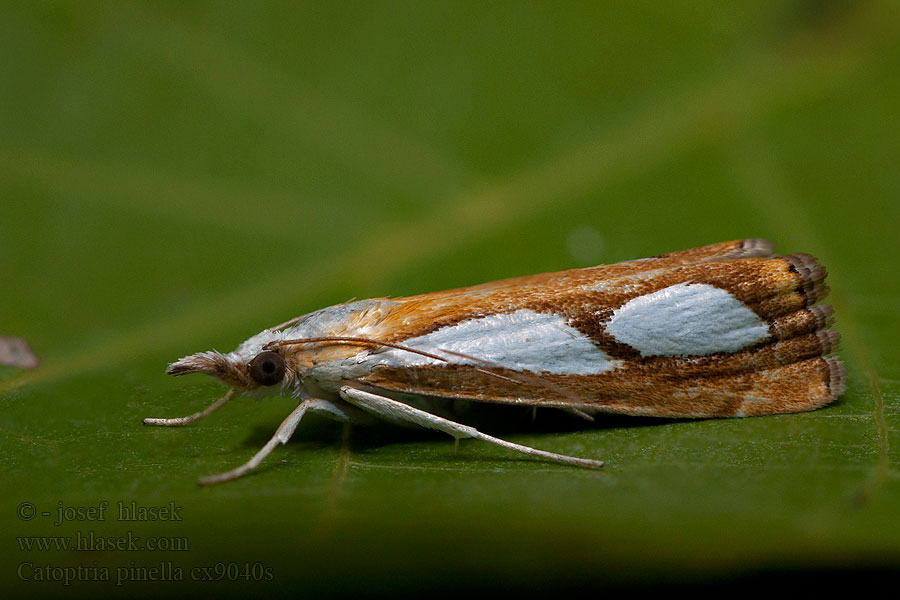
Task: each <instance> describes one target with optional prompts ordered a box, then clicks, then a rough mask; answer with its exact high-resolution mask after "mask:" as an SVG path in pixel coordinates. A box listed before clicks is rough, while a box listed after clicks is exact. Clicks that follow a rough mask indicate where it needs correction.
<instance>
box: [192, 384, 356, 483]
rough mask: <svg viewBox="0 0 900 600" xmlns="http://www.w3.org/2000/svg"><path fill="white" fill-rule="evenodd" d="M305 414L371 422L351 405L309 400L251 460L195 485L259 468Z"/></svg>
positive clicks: (289, 436) (235, 477) (291, 432)
mask: <svg viewBox="0 0 900 600" xmlns="http://www.w3.org/2000/svg"><path fill="white" fill-rule="evenodd" d="M307 412H312V413H316V414H319V415H322V416H324V417H328V418H329V419H334V420H336V421H344V422H346V423H363V424H365V423H369V422H371V420H372V419H371V417H370V416H369V415H368V414H366V413H364V412H362V411H360V410H359V409H357V408H356V407H354V406H352V405H347V404H344V403H343V402H339V401H338V402H331V401H328V400H319V399H318V398H309V399H307V400H304V401H302V402H301V403H300V404H299V405H297V408H295V409H294V410H293V411H292V412H291V414H289V415H288V416H287V418H286V419H285V420H284V421H282V422H281V425H279V426H278V429H277V430H276V431H275V435H273V436H272V439H270V440H269V441H268V442H266V445H265V446H263V447H262V448H261V449H260V450H259V452H257V453H256V454H254V455H253V458H251V459H250V460H248V461H247V462H245V463H244V464H242V465H241V466H239V467H237V468H235V469H232V470H230V471H227V472H225V473H219V474H218V475H210V476H208V477H202V478H200V480H199V481H198V482H197V483H199V484H200V485H212V484H214V483H222V482H223V481H230V480H232V479H237V478H238V477H240V476H242V475H244V474H246V473H247V472H249V471H252V470H253V469H255V468H256V467H257V466H259V463H261V462H262V461H263V459H265V458H266V457H267V456H268V455H269V454H271V452H272V450H274V449H275V448H276V447H277V446H278V444H286V443H287V441H288V440H289V439H291V436H292V435H294V431H295V430H296V429H297V426H298V425H299V424H300V420H301V419H302V418H303V415H305V414H306V413H307Z"/></svg>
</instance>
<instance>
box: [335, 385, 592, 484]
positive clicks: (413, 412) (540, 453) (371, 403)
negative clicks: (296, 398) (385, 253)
mask: <svg viewBox="0 0 900 600" xmlns="http://www.w3.org/2000/svg"><path fill="white" fill-rule="evenodd" d="M340 395H341V398H343V399H344V400H346V401H347V402H349V403H351V404H354V405H356V406H358V407H359V408H361V409H363V410H365V411H367V412H370V413H372V414H373V415H376V416H379V417H382V418H384V419H387V420H389V421H400V422H405V423H412V424H414V425H419V426H420V427H425V428H427V429H436V430H437V431H443V432H444V433H447V434H449V435H452V436H453V437H454V438H456V439H457V440H458V439H460V438H474V439H478V440H482V441H484V442H488V443H489V444H494V445H495V446H500V447H501V448H507V449H509V450H514V451H516V452H521V453H522V454H528V455H529V456H535V457H538V458H543V459H544V460H548V461H551V462H558V463H562V464H566V465H575V466H579V467H594V468H599V467H602V466H603V461H599V460H593V459H590V458H578V457H576V456H566V455H565V454H555V453H553V452H546V451H544V450H538V449H537V448H531V447H530V446H522V445H520V444H514V443H512V442H507V441H506V440H501V439H500V438H495V437H493V436H490V435H487V434H484V433H481V432H480V431H478V430H477V429H475V428H474V427H470V426H468V425H463V424H461V423H457V422H455V421H451V420H449V419H444V418H443V417H439V416H437V415H433V414H431V413H430V412H426V411H424V410H420V409H418V408H414V407H412V406H410V405H408V404H404V403H403V402H398V401H397V400H393V399H391V398H386V397H384V396H379V395H378V394H373V393H371V392H366V391H364V390H359V389H356V388H354V387H350V386H344V387H342V388H341V389H340Z"/></svg>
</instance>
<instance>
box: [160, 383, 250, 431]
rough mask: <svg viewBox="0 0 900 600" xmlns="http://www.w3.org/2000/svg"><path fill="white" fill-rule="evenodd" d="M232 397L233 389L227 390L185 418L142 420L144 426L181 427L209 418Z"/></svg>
mask: <svg viewBox="0 0 900 600" xmlns="http://www.w3.org/2000/svg"><path fill="white" fill-rule="evenodd" d="M232 396H234V388H232V389H230V390H228V393H227V394H225V395H224V396H222V397H221V398H219V399H218V400H216V401H215V402H213V403H212V404H210V405H209V406H207V407H206V408H204V409H203V410H201V411H200V412H195V413H194V414H192V415H188V416H186V417H175V418H173V419H162V418H158V417H147V418H146V419H144V425H161V426H163V427H181V426H182V425H188V424H189V423H193V422H194V421H199V420H200V419H202V418H203V417H206V416H209V415H210V414H212V413H213V412H215V411H216V410H217V409H219V408H221V406H222V405H223V404H225V403H226V402H228V401H229V400H231V398H232Z"/></svg>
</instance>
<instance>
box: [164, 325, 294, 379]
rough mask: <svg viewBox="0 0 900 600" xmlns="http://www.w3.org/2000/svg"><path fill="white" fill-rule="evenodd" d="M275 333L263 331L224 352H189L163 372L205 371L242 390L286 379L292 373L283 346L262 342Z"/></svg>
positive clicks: (275, 335) (275, 337)
mask: <svg viewBox="0 0 900 600" xmlns="http://www.w3.org/2000/svg"><path fill="white" fill-rule="evenodd" d="M277 337H278V334H277V333H275V332H271V331H264V332H262V333H260V334H258V335H255V336H253V337H252V338H250V339H249V340H247V341H246V342H244V343H243V344H241V345H240V346H238V347H237V349H235V350H234V351H233V352H229V353H228V354H222V353H221V352H216V351H215V350H212V351H209V352H198V353H197V354H191V355H189V356H185V357H183V358H180V359H178V360H177V361H175V362H173V363H171V364H170V365H169V367H168V368H167V369H166V373H168V374H169V375H187V374H188V373H206V374H207V375H210V376H212V377H214V378H216V379H218V380H219V381H221V382H223V383H225V384H227V385H229V386H231V387H234V388H238V389H242V390H245V391H250V390H253V389H256V388H260V387H271V386H275V385H278V384H281V383H287V382H288V381H289V380H290V379H291V378H292V376H293V370H292V369H291V368H290V366H289V365H288V363H287V362H286V360H285V356H284V355H283V353H282V350H283V349H281V348H274V349H271V350H270V349H266V348H265V346H266V344H269V343H270V342H272V341H275V340H276V339H277Z"/></svg>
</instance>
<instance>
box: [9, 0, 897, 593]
mask: <svg viewBox="0 0 900 600" xmlns="http://www.w3.org/2000/svg"><path fill="white" fill-rule="evenodd" d="M3 12H4V17H3V19H0V51H2V55H3V56H5V57H7V59H6V60H5V61H3V64H2V65H0V131H2V132H3V135H2V139H0V164H2V165H3V167H2V168H0V197H2V201H0V202H2V204H0V281H2V282H3V283H4V284H5V286H4V290H5V293H3V294H0V315H2V317H3V318H2V320H0V335H11V336H21V337H23V338H25V339H26V340H27V341H28V343H29V344H30V345H31V347H32V348H33V349H34V350H35V352H36V353H37V354H38V355H39V356H40V358H41V361H42V363H41V366H40V367H39V368H37V369H35V370H33V371H28V372H24V371H20V370H18V369H15V368H12V367H3V368H2V369H0V415H2V416H0V473H2V481H3V485H4V493H3V503H2V506H0V511H2V518H3V524H4V527H3V530H4V531H5V532H6V541H5V542H4V543H3V544H2V545H0V548H2V549H0V572H2V575H0V577H2V584H3V587H4V589H9V590H11V591H12V592H18V593H19V595H21V594H28V595H29V596H33V597H37V596H55V595H57V594H58V593H59V592H60V591H63V590H65V591H66V592H71V591H77V592H76V593H81V594H85V595H87V594H93V595H97V594H104V595H114V594H121V593H125V594H145V595H146V594H151V593H154V594H155V593H156V592H157V591H158V590H160V589H162V590H165V593H166V594H169V595H188V594H192V593H195V592H197V591H202V592H210V593H215V594H225V595H235V596H237V595H241V596H246V595H247V593H250V592H253V593H256V592H262V593H266V594H269V593H285V594H288V593H289V594H296V595H298V596H299V595H312V594H318V595H335V596H338V595H349V594H353V593H360V592H367V593H379V592H380V593H385V592H387V591H391V592H394V593H403V592H406V593H414V592H416V593H417V592H419V591H421V590H425V589H428V590H431V589H440V590H442V591H448V592H451V591H456V590H467V589H472V588H475V587H478V586H495V587H496V586H500V585H502V586H505V587H508V588H511V589H514V590H519V591H520V592H531V593H536V592H541V591H543V590H546V591H548V592H550V591H553V590H558V589H560V588H566V589H570V588H574V587H588V586H590V587H591V588H598V587H602V586H605V585H617V584H646V583H647V582H659V581H671V580H674V581H702V582H714V581H719V580H721V578H723V577H729V576H745V575H752V574H765V573H771V572H783V571H789V572H796V571H800V570H805V569H819V570H824V569H829V568H834V567H839V568H842V569H848V568H850V569H852V568H857V567H860V568H878V567H891V568H896V567H897V565H898V560H900V478H898V456H900V455H898V448H900V439H898V435H897V431H898V425H900V417H898V407H900V404H898V398H900V367H898V365H900V360H898V358H900V355H898V353H900V350H898V344H897V343H896V339H895V338H896V334H897V332H898V331H900V278H898V277H897V268H898V265H900V260H898V259H900V250H898V246H897V244H896V243H895V237H896V228H897V224H898V222H900V203H898V202H897V197H898V193H900V169H898V168H897V159H898V156H900V154H898V150H900V148H898V143H897V140H898V139H900V119H898V118H897V107H898V106H900V88H898V87H897V86H896V81H897V80H898V77H900V69H898V66H897V65H898V64H900V62H898V59H900V35H898V34H900V14H898V9H897V5H896V4H894V3H891V2H874V1H873V2H858V3H836V2H835V3H827V2H823V3H809V2H797V3H784V2H747V3H740V2H738V3H729V4H727V5H724V6H723V5H720V4H719V3H699V4H698V3H690V4H681V3H677V4H668V3H643V4H640V3H638V4H635V3H615V4H606V3H590V4H585V5H580V4H579V5H575V4H564V5H558V4H557V3H527V4H526V3H503V2H499V3H489V4H487V5H486V6H483V5H482V4H480V3H463V4H460V3H456V2H451V3H441V2H429V3H402V2H401V3H374V4H373V3H359V4H354V5H351V6H347V5H342V6H335V7H331V6H326V5H324V4H322V5H296V4H294V3H277V2H259V3H246V4H237V3H235V4H224V3H222V4H219V3H216V4H212V5H207V4H201V3H197V4H182V3H173V4H167V3H147V4H142V3H129V4H124V3H122V4H119V3H116V4H108V3H103V4H99V3H98V4H91V3H24V4H22V5H18V6H14V7H13V6H9V7H6V8H5V9H4V11H3ZM740 237H768V238H770V239H772V240H774V241H775V242H776V246H777V250H778V251H779V252H783V253H789V252H809V253H812V254H814V255H816V256H817V257H818V258H819V259H820V260H821V261H822V262H823V263H824V264H825V265H826V266H827V267H828V269H829V271H830V276H829V282H830V284H831V286H832V290H833V292H832V295H831V296H830V298H829V301H830V302H831V303H832V304H834V305H835V308H836V318H837V327H838V329H839V330H840V331H841V333H842V334H843V336H844V344H843V347H842V349H841V351H840V355H841V357H842V358H843V359H844V360H845V362H846V363H847V365H848V368H849V388H848V390H847V393H846V394H845V395H844V396H843V397H842V398H841V399H840V401H839V402H837V403H836V404H834V405H833V406H830V407H827V408H825V409H822V410H819V411H815V412H812V413H806V414H797V415H785V416H778V417H764V418H753V419H731V420H701V421H688V420H675V421H666V420H655V419H639V418H633V419H626V418H603V419H600V420H599V421H598V422H597V423H596V424H595V425H591V426H586V425H584V424H582V423H580V422H578V421H577V420H570V419H568V418H566V417H565V416H564V415H555V414H553V413H552V412H551V411H539V412H538V413H537V420H536V421H534V422H532V421H531V414H530V411H528V410H525V411H520V410H518V409H505V408H504V409H503V410H493V409H486V410H485V411H483V413H482V414H480V415H478V414H476V415H475V417H476V418H477V417H479V416H480V418H481V421H480V422H479V423H478V425H479V427H481V428H482V429H483V430H484V431H486V432H488V433H495V434H498V435H501V436H503V437H504V438H505V439H509V440H511V441H514V442H517V443H521V444H527V445H533V446H535V447H538V448H541V449H545V450H550V451H553V452H559V453H566V454H573V455H578V456H586V457H592V458H602V459H605V460H606V461H607V467H606V468H605V469H604V470H603V471H600V472H595V471H587V470H580V469H577V468H568V467H561V466H556V465H549V464H546V463H543V462H540V461H537V460H531V459H526V458H522V457H520V456H516V455H512V454H510V453H509V452H506V451H504V450H502V449H499V448H494V447H491V446H487V445H484V444H479V443H477V442H472V441H469V442H466V441H463V443H462V444H461V446H460V448H459V450H458V451H454V444H453V441H452V440H451V439H448V438H445V437H442V436H440V435H437V434H434V433H431V432H418V431H406V430H397V429H394V428H391V427H388V426H379V427H375V428H373V429H369V430H367V429H360V428H352V429H348V428H343V427H342V426H340V425H336V424H334V423H331V422H328V421H324V420H321V419H317V418H310V419H309V420H308V421H305V422H304V423H303V424H302V425H301V427H300V428H299V430H298V431H297V433H296V435H295V436H294V439H293V440H292V441H291V442H290V443H288V444H287V445H285V446H284V447H280V448H278V449H277V450H276V451H275V453H273V455H271V456H270V457H269V458H268V459H267V460H266V461H265V462H264V463H263V465H262V466H261V467H260V468H259V469H258V470H257V471H256V472H254V473H253V474H252V475H251V476H247V477H245V478H243V479H241V480H238V481H235V482H231V483H228V484H224V485H220V486H214V487H211V488H200V487H198V486H197V485H196V480H197V478H198V477H199V476H202V475H207V474H211V473H216V472H220V471H223V470H227V469H230V468H232V467H234V466H236V465H238V464H240V463H242V462H243V461H245V460H246V459H248V458H249V457H250V456H252V455H253V453H254V452H255V451H256V450H257V449H258V448H259V447H260V446H262V445H263V444H264V443H265V442H266V440H268V439H269V437H270V436H271V435H272V432H273V431H274V430H275V428H276V427H277V426H278V424H279V423H280V422H281V419H283V418H284V416H286V415H287V414H288V413H289V412H290V411H291V409H292V408H293V406H295V403H294V402H293V401H291V400H290V399H287V398H272V399H268V400H264V401H262V402H259V403H256V402H252V401H248V400H238V401H234V402H232V403H230V404H229V405H227V406H225V407H224V408H222V409H221V410H220V411H218V412H217V413H215V414H214V415H212V416H210V417H209V418H208V419H206V420H204V421H202V422H200V423H197V424H195V425H192V426H189V427H185V428H173V429H160V428H149V427H143V426H142V425H141V419H142V418H143V417H147V416H181V415H185V414H189V413H192V412H194V411H197V410H200V409H202V408H204V407H205V406H206V405H208V404H209V403H210V402H211V401H212V400H214V399H215V398H217V397H219V395H221V393H222V391H223V390H222V388H221V386H219V385H217V384H215V383H213V382H211V381H207V380H204V379H203V378H201V377H199V376H196V378H195V377H190V378H183V379H173V378H170V377H166V376H165V375H164V374H163V370H164V368H165V366H166V364H167V363H168V362H170V361H172V360H174V359H176V358H178V357H180V356H182V355H185V354H188V353H192V352H196V351H200V350H205V349H210V348H218V349H220V350H230V349H231V348H233V347H234V346H236V345H237V344H238V343H239V342H240V341H242V340H243V339H245V338H246V337H249V336H250V335H252V334H253V333H256V332H257V331H259V330H261V329H263V328H265V327H268V326H271V325H274V324H275V323H278V322H281V321H284V320H286V319H288V318H290V317H293V316H295V315H297V314H302V313H305V312H309V311H311V310H314V309H316V308H320V307H323V306H327V305H331V304H336V303H338V302H342V301H345V300H347V299H348V298H351V297H359V298H363V297H374V296H385V295H391V296H400V295H406V294H413V293H419V292H426V291H433V290H438V289H444V288H449V287H455V286H461V285H468V284H474V283H480V282H482V281H489V280H492V279H498V278H502V277H509V276H514V275H524V274H528V273H536V272H542V271H549V270H557V269H565V268H572V267H578V266H586V265H589V264H594V263H600V262H615V261H618V260H625V259H629V258H638V257H642V256H649V255H653V254H657V253H661V252H666V251H671V250H678V249H683V248H688V247H693V246H698V245H703V244H708V243H713V242H717V241H724V240H729V239H736V238H740ZM104 502H105V503H106V504H103V503H104ZM120 502H121V503H122V505H121V506H122V508H124V509H128V510H130V509H131V508H132V504H131V503H132V502H134V503H135V504H134V507H138V506H142V507H157V508H159V507H167V508H168V509H172V508H176V509H177V510H175V511H174V513H172V514H169V513H164V514H165V515H166V516H173V515H174V516H178V517H180V519H181V520H152V521H125V520H120V519H119V517H120V516H121V515H120V514H119V507H120V504H119V503H120ZM30 507H31V508H30ZM101 507H105V509H104V512H103V513H102V515H103V519H102V520H99V517H100V515H101V513H100V508H101ZM92 508H93V511H92V510H90V509H92ZM29 511H32V512H29ZM59 511H62V514H63V515H64V516H65V515H68V516H71V517H73V520H69V521H66V522H63V523H60V524H59V525H56V524H55V523H56V521H57V517H58V515H59V514H60V512H59ZM45 512H46V513H47V515H48V516H44V514H43V513H45ZM155 514H156V515H157V516H160V514H163V513H155ZM29 517H30V518H29ZM91 517H93V520H92V519H91ZM92 534H93V535H94V536H95V537H94V539H95V540H97V539H99V538H103V540H104V542H103V543H104V544H106V549H105V550H104V551H87V550H86V549H85V547H84V546H82V548H81V549H73V548H72V547H71V546H70V547H69V549H66V550H63V549H51V550H47V551H40V550H38V549H36V548H34V547H32V548H31V549H30V550H29V549H26V548H25V547H24V546H23V544H25V545H27V544H29V543H44V542H36V541H35V540H37V539H43V540H47V539H50V538H46V537H43V538H40V536H57V538H58V539H59V540H61V541H59V542H55V541H52V540H51V541H50V542H46V543H50V544H55V543H65V542H64V541H63V540H66V539H68V540H70V542H69V543H70V544H75V543H76V541H77V539H78V538H77V537H76V536H78V535H80V536H81V538H82V539H84V538H87V537H89V536H90V535H92ZM128 536H131V541H132V542H134V537H135V536H137V537H138V538H140V544H146V543H159V544H162V545H163V546H164V547H167V548H169V549H168V550H141V551H127V550H125V549H118V548H110V547H109V546H110V545H113V544H116V543H118V542H117V540H118V539H120V538H122V539H125V540H126V542H127V541H128ZM13 538H15V539H13ZM151 538H154V539H151ZM94 548H95V549H96V548H97V546H96V544H95V545H94ZM79 567H80V568H81V569H80V570H79ZM179 570H180V571H179ZM104 573H105V574H106V575H108V577H109V579H110V581H103V580H102V579H103V577H104ZM179 575H180V578H181V579H182V581H179V580H178V579H179ZM66 577H69V578H70V579H74V581H70V583H71V585H69V586H68V587H65V586H64V585H63V584H64V583H65V582H64V581H60V579H64V578H66ZM44 579H51V580H52V581H50V582H45V581H43V580H44ZM117 579H118V580H119V581H117ZM210 580H212V581H210ZM117 583H121V585H118V586H117Z"/></svg>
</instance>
